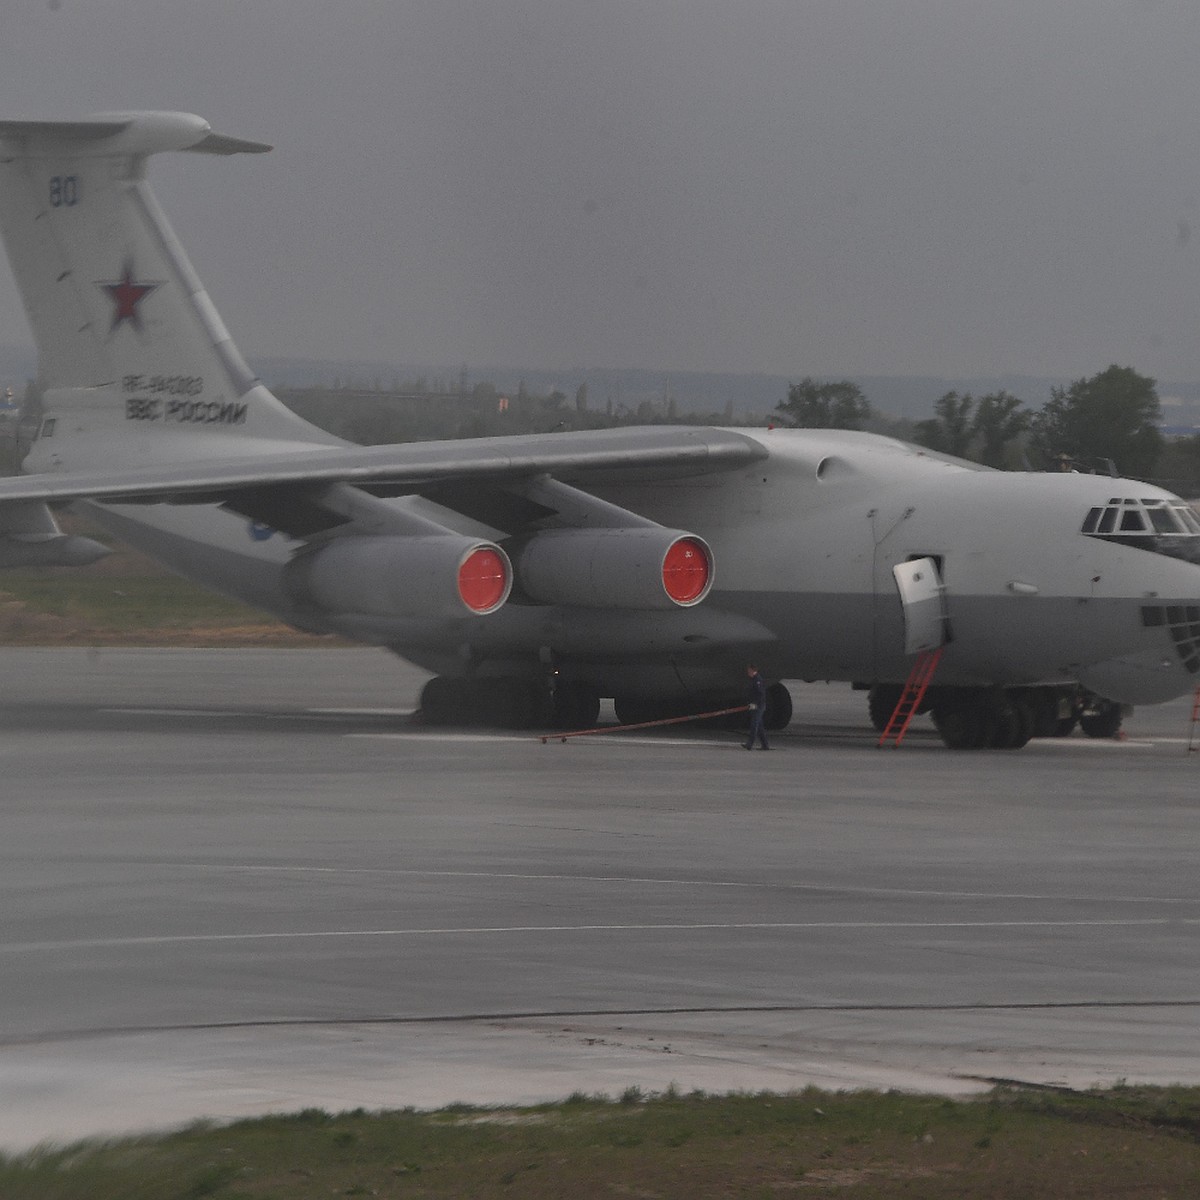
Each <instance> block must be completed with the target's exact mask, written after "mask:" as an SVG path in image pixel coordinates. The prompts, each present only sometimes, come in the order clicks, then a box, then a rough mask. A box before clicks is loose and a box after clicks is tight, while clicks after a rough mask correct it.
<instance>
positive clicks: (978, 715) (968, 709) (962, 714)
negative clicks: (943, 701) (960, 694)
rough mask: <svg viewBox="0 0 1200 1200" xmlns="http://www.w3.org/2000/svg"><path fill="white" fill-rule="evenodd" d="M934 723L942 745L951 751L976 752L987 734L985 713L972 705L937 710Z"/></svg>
mask: <svg viewBox="0 0 1200 1200" xmlns="http://www.w3.org/2000/svg"><path fill="white" fill-rule="evenodd" d="M933 723H934V725H936V726H937V731H938V734H939V735H940V736H941V739H942V743H943V744H944V745H945V746H948V747H949V748H950V749H951V750H974V749H975V748H976V747H977V746H978V745H979V738H980V736H981V734H982V733H984V732H985V728H984V723H983V713H982V712H981V710H980V708H979V706H978V705H976V704H971V703H967V704H955V705H953V706H950V707H945V708H935V709H934V710H933Z"/></svg>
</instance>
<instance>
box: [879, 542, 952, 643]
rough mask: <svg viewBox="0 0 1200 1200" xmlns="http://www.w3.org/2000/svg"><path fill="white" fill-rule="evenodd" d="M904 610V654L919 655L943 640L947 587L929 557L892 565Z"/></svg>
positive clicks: (935, 562) (934, 561) (944, 634)
mask: <svg viewBox="0 0 1200 1200" xmlns="http://www.w3.org/2000/svg"><path fill="white" fill-rule="evenodd" d="M892 574H893V575H894V576H895V577H896V587H897V588H898V589H899V591H900V604H901V605H902V607H903V609H904V653H905V654H909V655H912V654H919V653H920V652H921V651H922V650H934V649H936V648H937V647H938V646H941V645H944V644H945V642H946V628H947V623H946V588H945V585H944V584H943V583H942V575H941V572H940V571H939V570H938V564H937V561H936V560H935V559H932V558H917V559H912V560H911V561H909V562H902V563H897V564H896V565H895V566H894V567H893V568H892Z"/></svg>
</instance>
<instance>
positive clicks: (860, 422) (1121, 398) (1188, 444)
mask: <svg viewBox="0 0 1200 1200" xmlns="http://www.w3.org/2000/svg"><path fill="white" fill-rule="evenodd" d="M933 412H934V415H933V416H932V417H931V418H929V419H928V420H925V421H918V422H916V423H915V424H914V425H912V426H911V427H910V428H908V429H903V428H893V429H892V430H891V432H893V433H895V434H896V435H897V436H901V437H906V438H907V440H909V441H912V442H915V443H917V444H918V445H920V446H926V447H928V448H929V449H930V450H936V451H938V452H940V453H943V454H951V455H954V456H956V457H958V458H966V459H970V460H971V461H973V462H979V463H983V464H984V465H986V466H989V467H997V468H1000V469H1009V470H1014V469H1016V470H1035V471H1037V470H1044V471H1051V470H1075V471H1087V472H1097V473H1101V474H1107V473H1108V472H1109V471H1110V470H1113V471H1115V472H1116V473H1117V474H1120V475H1123V476H1127V477H1130V478H1134V479H1144V480H1148V481H1153V482H1159V483H1162V484H1163V485H1164V486H1166V487H1169V488H1172V489H1173V490H1176V491H1183V492H1186V493H1187V494H1189V495H1197V494H1200V434H1195V435H1193V436H1191V437H1183V438H1172V439H1168V438H1166V437H1164V436H1163V434H1162V431H1161V430H1160V428H1159V424H1160V422H1161V419H1162V406H1161V404H1160V402H1159V398H1158V390H1157V384H1156V382H1155V380H1153V379H1150V378H1148V377H1147V376H1145V375H1139V374H1138V373H1137V372H1136V371H1134V370H1133V369H1132V368H1130V367H1121V366H1116V365H1115V364H1114V365H1113V366H1110V367H1108V368H1106V369H1105V370H1103V371H1101V372H1100V373H1099V374H1097V375H1093V376H1091V377H1090V378H1087V379H1077V380H1075V381H1074V382H1073V383H1070V384H1068V385H1067V386H1066V387H1057V388H1054V389H1053V390H1052V391H1051V394H1050V399H1049V401H1048V402H1047V403H1046V404H1045V406H1044V407H1043V408H1041V409H1040V410H1037V411H1031V410H1029V409H1027V408H1026V407H1025V406H1024V404H1023V403H1022V401H1021V400H1019V399H1018V398H1017V397H1016V396H1013V395H1010V394H1009V393H1008V392H1005V391H1000V392H993V393H990V394H989V395H986V396H980V397H978V398H976V397H974V396H972V395H971V394H970V393H969V392H968V393H964V394H962V395H960V394H959V393H958V392H947V393H946V394H945V395H943V396H940V397H939V398H938V399H937V400H935V401H934V405H933ZM775 416H776V418H777V419H778V420H779V421H780V423H782V424H786V425H790V426H793V427H795V428H803V429H864V428H869V427H871V425H872V423H874V424H875V426H876V427H878V426H879V423H880V422H879V420H878V417H877V416H876V414H874V413H873V412H872V410H871V406H870V404H869V403H868V401H867V399H866V397H865V396H864V395H863V393H862V391H861V389H860V388H859V387H858V385H857V384H854V383H851V382H849V381H848V380H841V381H839V382H824V383H822V382H818V381H816V380H814V379H811V378H805V379H803V380H801V381H800V382H799V383H794V384H790V385H789V386H788V394H787V398H786V399H785V400H781V401H780V402H779V404H778V405H777V406H776V410H775ZM885 424H886V422H885Z"/></svg>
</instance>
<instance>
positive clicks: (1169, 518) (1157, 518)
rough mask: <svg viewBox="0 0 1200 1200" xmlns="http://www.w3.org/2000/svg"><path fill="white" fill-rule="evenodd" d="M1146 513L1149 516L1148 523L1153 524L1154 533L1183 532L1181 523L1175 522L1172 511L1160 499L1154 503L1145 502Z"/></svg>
mask: <svg viewBox="0 0 1200 1200" xmlns="http://www.w3.org/2000/svg"><path fill="white" fill-rule="evenodd" d="M1146 515H1147V516H1148V517H1149V518H1150V524H1151V525H1153V526H1154V532H1155V533H1183V532H1185V530H1184V528H1183V526H1182V525H1180V524H1176V520H1175V515H1174V513H1172V512H1171V510H1170V509H1169V508H1168V507H1167V506H1166V505H1165V504H1163V503H1162V501H1161V500H1160V501H1156V502H1155V503H1154V504H1147V505H1146Z"/></svg>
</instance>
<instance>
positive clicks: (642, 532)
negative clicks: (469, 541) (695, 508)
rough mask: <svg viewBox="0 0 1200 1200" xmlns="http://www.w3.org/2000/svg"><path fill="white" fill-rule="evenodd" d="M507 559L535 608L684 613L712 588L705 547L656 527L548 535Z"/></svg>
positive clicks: (695, 539)
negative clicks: (675, 610) (536, 604)
mask: <svg viewBox="0 0 1200 1200" xmlns="http://www.w3.org/2000/svg"><path fill="white" fill-rule="evenodd" d="M514 558H515V567H516V572H517V579H518V580H519V582H520V585H521V589H522V590H523V591H524V592H525V593H526V594H527V595H528V596H529V597H530V598H531V599H533V600H536V601H538V602H540V603H542V604H566V605H572V606H579V607H582V608H633V609H637V608H640V609H670V608H690V607H691V606H692V605H693V604H699V603H700V601H701V600H703V599H704V597H705V596H707V595H708V593H709V589H710V588H711V587H712V582H713V557H712V551H711V550H710V549H709V547H708V544H707V543H706V542H704V541H703V540H702V539H701V538H698V537H696V536H695V535H694V534H690V533H683V532H681V531H680V530H678V529H663V528H661V527H659V526H649V527H635V528H604V529H554V530H549V531H547V532H545V533H539V534H538V535H537V536H535V537H533V538H531V539H530V540H529V541H528V542H526V543H525V544H524V545H523V546H521V547H520V549H519V550H515V551H514Z"/></svg>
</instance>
